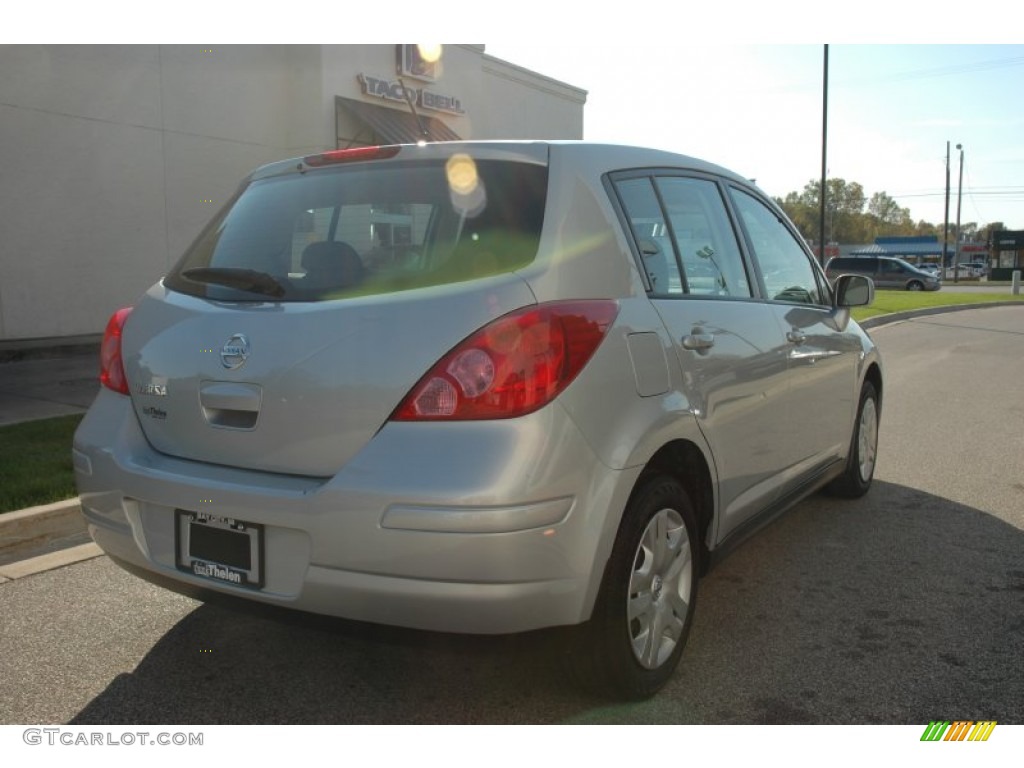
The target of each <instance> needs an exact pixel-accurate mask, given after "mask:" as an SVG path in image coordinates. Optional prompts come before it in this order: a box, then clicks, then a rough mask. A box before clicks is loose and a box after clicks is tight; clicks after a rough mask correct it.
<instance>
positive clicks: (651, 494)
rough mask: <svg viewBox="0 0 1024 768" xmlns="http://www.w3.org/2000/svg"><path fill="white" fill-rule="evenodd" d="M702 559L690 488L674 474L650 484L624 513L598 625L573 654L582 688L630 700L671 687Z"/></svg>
mask: <svg viewBox="0 0 1024 768" xmlns="http://www.w3.org/2000/svg"><path fill="white" fill-rule="evenodd" d="M699 553H700V546H699V543H698V540H697V525H696V516H695V515H694V512H693V506H692V504H691V503H690V499H689V497H688V496H687V494H686V491H685V490H684V489H683V487H682V486H681V485H680V484H679V482H677V481H676V480H675V479H674V478H672V477H669V476H668V475H656V476H652V477H651V478H649V479H647V480H643V481H642V484H641V485H639V486H638V487H637V489H635V490H634V492H633V495H632V496H631V497H630V501H629V503H628V505H627V507H626V511H625V513H624V514H623V518H622V522H621V524H620V526H619V532H618V535H617V536H616V539H615V544H614V546H613V548H612V553H611V556H610V557H609V559H608V564H607V567H606V569H605V575H604V580H603V582H602V586H601V591H600V593H599V595H598V598H597V603H596V605H595V606H594V612H593V614H592V616H591V619H590V621H588V622H587V623H585V624H582V625H580V626H579V627H577V628H575V631H574V632H573V633H572V635H571V638H570V643H569V646H568V647H567V649H566V650H567V653H568V655H569V660H570V664H569V666H570V669H571V670H572V672H573V673H574V676H575V677H576V679H577V682H579V683H580V684H582V685H583V686H584V687H586V688H589V689H591V690H595V691H597V692H599V693H602V694H610V695H612V696H614V697H615V698H620V699H631V700H641V699H646V698H648V697H650V696H652V695H654V694H655V693H656V692H657V691H658V690H659V689H660V688H661V687H662V686H664V685H665V683H666V682H667V681H668V680H669V678H670V677H671V676H672V673H673V672H674V671H675V669H676V667H677V666H678V664H679V658H680V657H681V656H682V653H683V647H684V646H685V645H686V638H687V635H688V634H689V631H690V625H691V624H692V622H693V613H694V609H695V607H696V601H697V581H698V578H699V573H700V570H699V567H698V566H699V562H698V557H699Z"/></svg>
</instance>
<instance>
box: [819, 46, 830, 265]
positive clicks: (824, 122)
mask: <svg viewBox="0 0 1024 768" xmlns="http://www.w3.org/2000/svg"><path fill="white" fill-rule="evenodd" d="M827 150H828V45H826V46H825V65H824V72H823V74H822V88H821V215H820V217H819V219H818V243H819V245H818V260H819V261H820V262H821V265H822V266H824V265H825V194H826V186H825V176H826V175H827V173H828V168H827V166H826V164H825V163H826V161H827V158H828V151H827Z"/></svg>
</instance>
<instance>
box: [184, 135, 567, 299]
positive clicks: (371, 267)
mask: <svg viewBox="0 0 1024 768" xmlns="http://www.w3.org/2000/svg"><path fill="white" fill-rule="evenodd" d="M546 195H547V168H546V167H545V166H540V165H533V164H528V163H521V162H510V161H498V160H476V161H474V160H472V159H471V158H469V157H468V156H466V155H457V156H455V157H453V158H450V159H449V160H447V161H444V160H439V161H416V162H407V163H400V162H389V163H360V164H358V165H350V166H343V167H336V168H322V169H316V170H311V171H307V172H305V173H302V174H289V175H286V176H279V177H272V178H267V179H262V180H257V181H254V182H252V183H251V184H249V185H248V186H247V187H246V188H245V189H244V190H243V191H242V193H241V194H240V195H239V196H238V197H237V198H236V199H235V200H234V202H233V203H232V204H230V205H228V206H226V208H225V210H224V211H222V212H221V213H220V214H218V216H217V217H216V218H215V219H214V220H213V221H212V222H211V223H210V224H209V225H208V226H207V228H206V229H205V230H204V231H203V233H202V234H201V235H200V236H199V238H198V239H197V240H196V241H195V243H194V244H193V245H192V246H191V247H190V248H189V249H188V251H187V252H186V253H185V255H184V256H183V257H182V259H181V260H180V261H179V262H178V264H176V265H175V267H174V268H173V269H172V270H171V271H170V272H169V273H168V275H167V276H166V277H165V278H164V284H165V285H166V286H167V287H168V288H170V289H171V290H175V291H179V292H182V293H187V294H190V295H194V296H202V297H207V298H215V299H222V300H242V301H245V300H248V301H265V300H266V298H267V297H268V296H269V297H272V298H273V299H274V300H278V301H323V300H328V299H337V298H344V297H351V296H366V295H374V294H382V293H391V292H394V291H401V290H409V289H413V288H421V287H426V286H430V285H442V284H447V283H456V282H461V281H465V280H473V279H477V278H481V277H487V276H490V275H496V274H501V273H505V272H511V271H514V270H516V269H520V268H522V267H524V266H526V265H527V264H529V263H530V262H532V261H533V259H534V258H535V257H536V253H537V244H538V242H539V240H540V231H541V226H542V224H543V219H544V206H545V201H546Z"/></svg>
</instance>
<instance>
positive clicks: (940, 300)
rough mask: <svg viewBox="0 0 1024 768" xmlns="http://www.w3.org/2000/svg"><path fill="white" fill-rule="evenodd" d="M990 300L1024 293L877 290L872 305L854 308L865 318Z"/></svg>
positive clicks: (857, 317)
mask: <svg viewBox="0 0 1024 768" xmlns="http://www.w3.org/2000/svg"><path fill="white" fill-rule="evenodd" d="M990 301H1024V294H1021V295H1018V296H1014V295H1012V294H1011V293H1010V292H1009V291H1007V292H1006V293H951V292H947V291H946V290H941V291H935V292H934V293H933V292H924V291H921V292H918V291H875V301H874V303H873V304H872V305H871V306H870V307H859V308H858V309H855V310H853V317H854V319H855V320H865V319H867V318H869V317H875V316H876V315H887V314H889V313H891V312H906V311H907V310H911V309H927V308H929V307H947V306H953V305H956V304H982V303H985V302H990Z"/></svg>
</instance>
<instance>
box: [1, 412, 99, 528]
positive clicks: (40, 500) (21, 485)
mask: <svg viewBox="0 0 1024 768" xmlns="http://www.w3.org/2000/svg"><path fill="white" fill-rule="evenodd" d="M81 420H82V416H81V415H78V414H76V415H74V416H58V417H56V418H54V419H43V420H41V421H29V422H25V423H23V424H11V425H9V426H6V427H0V513H2V512H11V511H13V510H17V509H23V508H24V507H34V506H36V505H37V504H49V503H50V502H54V501H62V500H63V499H70V498H72V497H73V496H75V495H76V494H77V493H78V491H76V490H75V477H74V471H73V470H72V468H71V438H72V436H73V435H74V433H75V428H76V427H77V426H78V422H80V421H81Z"/></svg>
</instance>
